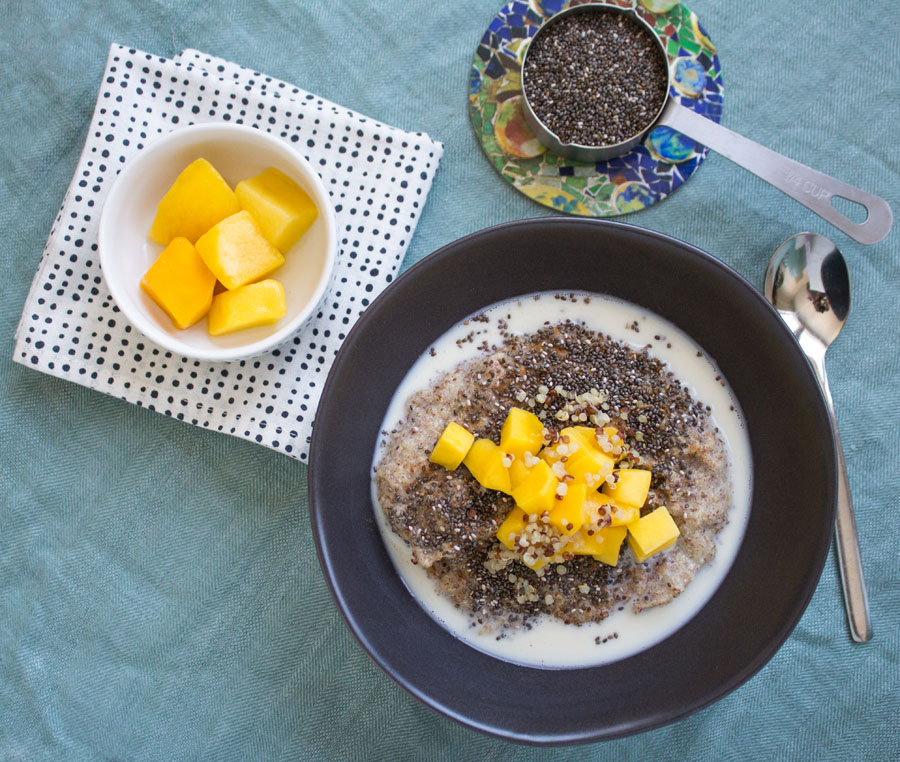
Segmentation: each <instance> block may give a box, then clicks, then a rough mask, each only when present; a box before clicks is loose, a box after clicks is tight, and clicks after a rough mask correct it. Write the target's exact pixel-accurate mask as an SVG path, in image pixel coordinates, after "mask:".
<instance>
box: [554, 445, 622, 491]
mask: <svg viewBox="0 0 900 762" xmlns="http://www.w3.org/2000/svg"><path fill="white" fill-rule="evenodd" d="M615 465H616V462H615V460H613V458H611V457H610V456H609V455H607V454H606V453H604V452H601V451H600V449H599V448H596V449H595V448H592V447H587V446H585V447H581V448H580V449H579V450H577V451H576V452H575V454H574V455H569V459H568V460H567V461H566V463H565V469H566V472H568V473H570V474H571V475H572V476H574V477H575V481H576V482H579V483H584V484H587V485H588V486H590V487H594V486H596V485H599V484H600V482H601V481H602V480H603V479H605V478H606V477H607V475H609V474H610V473H612V470H613V467H614V466H615Z"/></svg>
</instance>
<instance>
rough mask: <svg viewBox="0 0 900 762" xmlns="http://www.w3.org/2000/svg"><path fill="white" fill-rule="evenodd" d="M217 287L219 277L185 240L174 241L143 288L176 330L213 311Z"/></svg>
mask: <svg viewBox="0 0 900 762" xmlns="http://www.w3.org/2000/svg"><path fill="white" fill-rule="evenodd" d="M215 285H216V276H215V275H213V274H212V272H210V269H209V268H208V267H207V266H206V265H205V264H204V262H203V260H202V259H201V258H200V255H199V254H198V253H197V249H195V248H194V244H192V243H191V242H190V241H189V240H188V239H187V238H182V237H178V238H173V239H172V243H170V244H169V245H168V246H166V248H165V249H164V250H163V252H162V254H160V255H159V257H158V258H157V260H156V261H155V262H154V263H153V264H152V265H150V269H149V270H147V272H146V273H144V277H143V279H142V280H141V288H142V289H143V290H144V291H145V292H146V293H147V295H148V296H149V297H150V298H151V299H152V300H153V301H154V302H156V303H157V304H158V305H159V306H160V308H162V310H163V311H164V312H165V313H166V314H167V315H168V316H169V317H170V318H171V319H172V322H173V323H174V324H175V327H176V328H188V327H189V326H192V325H193V324H194V323H196V322H197V321H198V320H200V318H202V317H203V316H204V315H205V314H206V313H207V312H209V307H210V305H211V304H212V300H213V288H214V287H215Z"/></svg>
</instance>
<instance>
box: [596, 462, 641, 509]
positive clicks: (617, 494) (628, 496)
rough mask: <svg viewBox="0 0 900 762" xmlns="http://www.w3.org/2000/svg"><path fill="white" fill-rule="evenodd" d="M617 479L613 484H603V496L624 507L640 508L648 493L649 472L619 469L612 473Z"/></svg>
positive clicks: (638, 469) (635, 469)
mask: <svg viewBox="0 0 900 762" xmlns="http://www.w3.org/2000/svg"><path fill="white" fill-rule="evenodd" d="M613 473H614V474H615V475H616V476H617V477H618V478H617V479H616V483H615V484H610V483H609V482H605V483H604V484H603V488H602V491H603V494H604V495H610V496H612V497H614V498H615V499H616V500H618V501H619V502H620V503H625V505H633V506H636V507H637V508H640V507H641V506H642V505H643V504H644V503H645V502H646V501H647V495H648V494H649V492H650V477H651V476H652V474H651V472H650V471H647V470H645V469H643V468H619V469H616V470H615V471H614V472H613Z"/></svg>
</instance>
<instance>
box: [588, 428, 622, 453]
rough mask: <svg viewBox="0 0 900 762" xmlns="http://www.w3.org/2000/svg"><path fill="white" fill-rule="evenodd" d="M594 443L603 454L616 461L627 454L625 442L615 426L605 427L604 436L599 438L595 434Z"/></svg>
mask: <svg viewBox="0 0 900 762" xmlns="http://www.w3.org/2000/svg"><path fill="white" fill-rule="evenodd" d="M594 441H595V442H596V444H597V446H598V447H599V448H600V449H601V450H602V451H603V452H605V453H606V454H607V455H611V456H612V457H614V458H616V459H620V458H621V457H622V456H623V455H624V454H625V440H624V439H622V436H621V435H620V434H619V430H618V429H617V428H616V427H615V426H604V427H603V434H602V435H600V436H599V438H598V436H597V435H596V433H595V435H594ZM616 450H618V452H616Z"/></svg>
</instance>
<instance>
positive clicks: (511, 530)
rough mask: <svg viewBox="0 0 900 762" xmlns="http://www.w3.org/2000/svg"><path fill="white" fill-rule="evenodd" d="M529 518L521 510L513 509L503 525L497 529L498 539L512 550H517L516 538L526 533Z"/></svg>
mask: <svg viewBox="0 0 900 762" xmlns="http://www.w3.org/2000/svg"><path fill="white" fill-rule="evenodd" d="M527 523H528V516H527V515H526V514H525V511H523V510H522V509H521V508H513V509H512V510H511V511H510V512H509V515H507V517H506V518H505V519H504V520H503V523H502V524H500V526H499V527H497V539H498V540H500V542H502V543H503V544H504V545H505V546H506V547H507V548H509V549H510V550H515V549H516V537H517V536H519V535H520V534H522V532H523V531H525V525H526V524H527Z"/></svg>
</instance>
